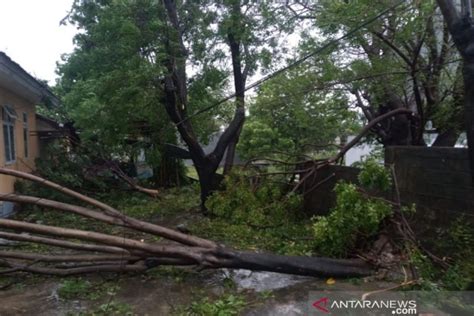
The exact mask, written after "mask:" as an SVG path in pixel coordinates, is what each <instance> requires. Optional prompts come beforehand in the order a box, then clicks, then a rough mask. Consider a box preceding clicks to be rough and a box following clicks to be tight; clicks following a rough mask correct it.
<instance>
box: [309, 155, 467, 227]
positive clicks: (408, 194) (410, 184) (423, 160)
mask: <svg viewBox="0 0 474 316" xmlns="http://www.w3.org/2000/svg"><path fill="white" fill-rule="evenodd" d="M385 163H386V164H387V165H388V166H390V167H392V168H393V169H394V172H395V175H396V180H397V181H396V182H397V184H398V189H399V191H400V198H401V200H402V203H404V204H407V205H410V204H413V203H415V204H416V206H417V210H418V212H417V213H418V216H417V217H420V219H425V220H427V221H428V220H429V221H431V220H435V221H441V222H443V221H445V220H446V219H451V218H453V217H458V216H461V215H464V216H466V217H468V218H471V219H472V218H474V186H473V185H472V184H471V181H472V180H471V175H470V170H469V158H468V152H467V150H466V149H464V148H433V147H413V146H411V147H398V146H397V147H389V148H387V149H386V150H385ZM357 174H358V169H357V168H351V167H342V166H330V167H328V168H325V169H323V170H321V171H320V172H319V173H318V174H317V175H315V176H313V177H311V178H310V179H309V181H308V183H307V184H306V185H305V187H304V190H305V199H304V200H305V210H306V211H307V212H308V213H309V214H326V213H327V212H328V210H329V209H330V208H331V207H332V206H333V205H334V203H335V194H334V192H333V189H334V185H335V184H336V183H337V181H339V180H345V181H349V182H354V183H357ZM321 181H323V184H322V185H320V186H318V187H317V188H316V189H313V190H311V188H312V187H314V185H315V184H317V183H320V182H321ZM419 215H421V216H419Z"/></svg>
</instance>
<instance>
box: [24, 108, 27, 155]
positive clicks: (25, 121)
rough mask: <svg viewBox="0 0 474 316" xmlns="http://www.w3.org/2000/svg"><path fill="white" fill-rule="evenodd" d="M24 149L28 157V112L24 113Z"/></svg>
mask: <svg viewBox="0 0 474 316" xmlns="http://www.w3.org/2000/svg"><path fill="white" fill-rule="evenodd" d="M23 149H24V153H25V158H28V114H27V113H23Z"/></svg>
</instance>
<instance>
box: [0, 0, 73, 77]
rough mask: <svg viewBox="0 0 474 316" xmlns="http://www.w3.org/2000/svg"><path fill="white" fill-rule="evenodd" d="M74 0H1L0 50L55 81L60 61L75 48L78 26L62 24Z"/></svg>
mask: <svg viewBox="0 0 474 316" xmlns="http://www.w3.org/2000/svg"><path fill="white" fill-rule="evenodd" d="M72 2H73V0H0V51H3V52H5V53H6V54H7V55H8V56H10V58H11V59H13V60H14V61H15V62H17V63H18V64H20V66H22V67H23V68H24V69H25V70H26V71H28V72H29V73H30V74H32V75H33V76H35V77H37V78H39V79H46V80H48V81H49V83H50V84H54V81H55V78H56V77H57V76H56V74H55V69H56V62H57V61H58V60H60V57H61V55H62V54H64V53H70V52H71V51H72V49H73V44H72V38H73V36H74V34H75V33H76V30H75V28H74V27H72V26H70V25H67V26H64V25H59V22H60V21H61V19H63V18H64V17H65V16H66V15H67V13H68V12H69V10H70V8H71V5H72Z"/></svg>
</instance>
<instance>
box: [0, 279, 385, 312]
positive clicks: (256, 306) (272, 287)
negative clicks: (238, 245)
mask: <svg viewBox="0 0 474 316" xmlns="http://www.w3.org/2000/svg"><path fill="white" fill-rule="evenodd" d="M326 281H327V280H325V279H324V280H323V279H317V278H310V277H301V276H291V275H284V274H278V273H268V272H251V271H247V270H219V271H203V272H199V273H198V272H192V273H186V274H185V275H184V276H183V275H181V276H176V274H175V275H174V276H167V275H156V276H153V277H149V276H140V275H136V276H120V277H119V278H118V279H116V280H114V281H112V282H116V285H117V286H116V288H117V289H116V290H115V291H114V293H105V295H103V297H102V298H100V299H98V300H74V299H72V300H64V299H61V298H60V297H59V295H58V287H59V286H60V282H61V280H59V279H45V280H43V281H39V282H37V284H31V285H26V286H15V285H13V286H12V287H11V288H10V289H8V290H2V291H0V302H1V304H0V315H2V316H8V315H34V316H36V315H37V316H42V315H44V316H46V315H48V316H49V315H52V316H53V315H58V316H59V315H78V314H81V313H83V314H86V313H88V312H90V311H92V310H101V309H102V312H103V314H102V315H108V314H110V315H112V314H113V312H112V310H111V311H110V312H108V311H107V304H109V303H111V304H117V303H120V304H122V303H125V304H126V305H127V306H128V307H129V308H130V309H131V311H132V315H177V314H179V313H180V312H182V311H183V310H185V308H186V306H189V304H190V303H191V302H193V301H195V300H196V299H198V298H202V297H209V298H210V299H211V300H212V298H218V297H219V296H220V295H222V294H224V293H227V292H228V291H229V286H230V287H232V288H233V289H232V291H233V292H234V293H238V294H239V295H242V296H243V297H245V298H246V301H247V302H248V305H247V307H246V308H245V309H244V310H243V311H242V312H241V315H259V316H260V315H262V316H265V315H268V316H270V315H272V316H278V315H288V316H291V315H306V314H307V313H306V311H307V310H306V308H307V304H308V294H309V293H310V292H311V291H321V290H357V291H373V290H377V289H382V288H387V287H389V286H390V284H388V283H386V282H380V281H377V282H364V281H363V280H335V283H334V284H332V285H329V284H327V282H326ZM109 282H110V281H109ZM114 284H115V283H114ZM229 284H230V285H229ZM104 307H105V308H104ZM121 313H124V314H125V311H118V312H117V313H116V314H115V315H119V314H121Z"/></svg>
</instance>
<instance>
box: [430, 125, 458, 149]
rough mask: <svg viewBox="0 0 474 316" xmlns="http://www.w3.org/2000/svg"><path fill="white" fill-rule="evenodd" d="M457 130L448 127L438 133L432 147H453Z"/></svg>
mask: <svg viewBox="0 0 474 316" xmlns="http://www.w3.org/2000/svg"><path fill="white" fill-rule="evenodd" d="M459 134H460V133H459V132H458V131H457V130H455V129H454V128H449V129H447V130H445V131H442V132H440V133H439V134H438V136H437V137H436V139H435V141H434V142H433V145H431V146H432V147H454V145H456V141H457V140H458V138H459Z"/></svg>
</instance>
